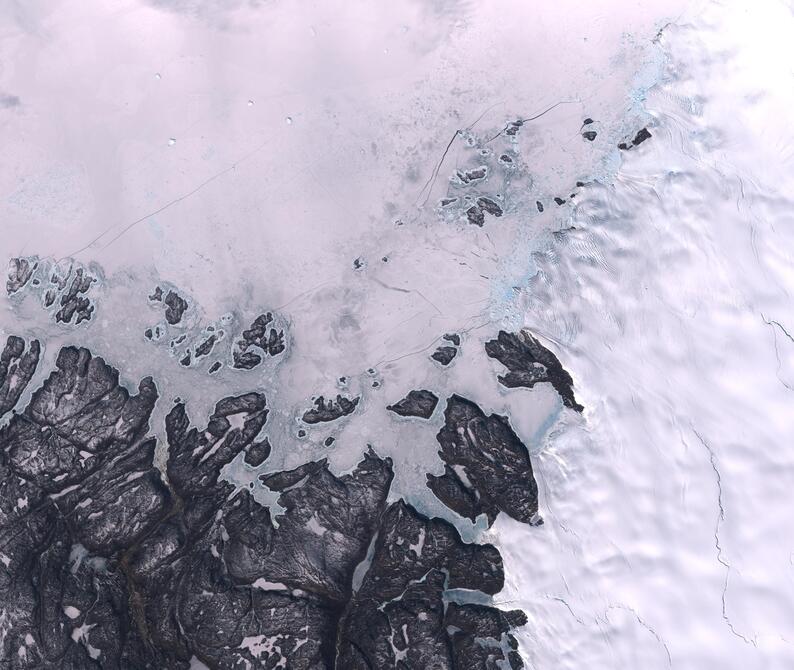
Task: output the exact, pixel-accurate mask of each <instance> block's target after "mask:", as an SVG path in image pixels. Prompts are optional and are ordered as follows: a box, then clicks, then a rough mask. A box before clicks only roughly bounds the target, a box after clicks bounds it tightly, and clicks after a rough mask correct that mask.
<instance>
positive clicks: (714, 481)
mask: <svg viewBox="0 0 794 670" xmlns="http://www.w3.org/2000/svg"><path fill="white" fill-rule="evenodd" d="M792 28H794V14H792V8H791V7H789V6H788V5H787V4H786V3H783V2H774V1H772V0H769V1H765V2H762V3H755V4H751V3H748V2H737V3H725V4H719V3H687V2H684V1H680V2H673V3H656V2H653V3H646V4H645V6H643V7H639V6H637V7H635V6H628V3H620V2H615V1H607V0H604V1H602V2H593V3H586V5H581V4H580V3H573V2H556V3H537V5H536V6H532V7H529V6H527V5H525V4H524V3H518V2H515V3H480V4H479V5H478V4H474V3H469V2H433V3H423V2H400V3H391V4H390V5H389V6H388V8H386V7H375V6H370V5H369V4H367V3H358V2H354V3H349V2H344V3H343V2H332V3H325V4H322V5H318V6H315V7H313V8H312V9H311V11H309V10H308V9H303V10H301V11H297V10H296V9H295V8H294V7H291V6H289V5H287V4H280V3H265V2H262V3H258V2H257V3H243V2H238V3H212V2H199V1H195V2H191V1H185V2H159V1H158V2H146V3H141V2H124V3H120V4H116V5H113V6H112V7H111V6H109V5H105V4H103V3H97V2H87V3H81V4H80V6H79V7H78V6H75V5H74V4H72V3H58V2H56V3H44V2H41V3H39V2H32V3H24V4H22V3H14V4H12V5H10V6H9V7H8V8H7V9H6V10H5V11H3V12H2V15H1V16H0V30H1V31H2V32H1V33H0V34H2V35H3V39H2V40H0V136H2V138H3V146H4V156H5V158H4V164H3V167H2V168H1V169H0V193H1V194H2V196H1V197H0V226H1V227H0V251H2V253H3V255H4V256H5V257H7V258H10V257H19V256H32V255H36V256H38V257H39V258H40V259H42V262H52V263H54V262H55V261H57V260H61V262H62V263H67V264H68V263H71V262H72V261H73V262H75V263H79V264H81V267H84V268H85V269H86V272H91V273H92V276H94V277H95V278H96V282H95V283H94V284H93V285H92V287H91V289H90V293H89V294H87V295H90V296H91V298H92V301H93V303H92V304H94V306H95V313H94V314H93V316H92V318H91V319H90V320H89V321H87V322H84V323H80V324H78V325H63V324H58V323H55V322H54V321H53V320H52V315H51V314H50V313H48V312H47V311H46V310H44V309H42V301H43V300H44V299H45V295H44V287H42V288H41V290H39V289H36V288H34V287H32V286H31V287H28V288H26V289H25V290H24V291H22V292H20V294H19V295H14V296H11V298H10V299H9V300H8V302H7V303H6V307H7V309H4V310H3V312H2V313H0V328H2V331H3V332H4V333H5V334H10V333H14V334H20V335H24V336H26V337H39V338H41V339H42V341H43V342H44V344H45V349H44V355H43V362H42V364H41V365H40V367H39V371H38V373H37V375H38V376H37V377H35V378H34V380H33V381H32V383H31V386H30V389H29V391H28V393H27V395H26V396H23V398H22V400H21V401H20V405H22V406H24V404H25V403H26V402H27V399H28V398H29V395H30V392H32V390H34V389H35V388H37V387H38V386H40V385H41V383H42V381H43V379H44V377H45V376H46V374H47V373H48V371H49V370H50V369H51V368H52V367H53V365H54V361H55V357H56V355H57V352H58V350H59V348H60V346H62V345H64V344H79V345H81V346H87V347H89V348H90V349H91V350H92V351H93V352H94V353H95V354H97V355H102V356H104V357H105V358H106V359H107V360H108V361H109V362H111V363H112V364H113V365H115V366H117V367H119V368H120V370H121V374H122V379H123V381H124V383H125V384H126V385H128V386H129V388H131V389H132V388H134V387H135V386H136V385H137V381H138V380H139V379H140V378H141V377H143V376H146V375H153V376H154V377H155V379H156V380H157V383H158V388H159V390H160V393H161V398H160V400H159V402H158V404H157V405H156V407H155V412H154V415H153V419H152V431H153V433H154V434H156V435H157V436H158V437H159V438H160V443H161V445H162V444H163V443H164V440H163V439H162V438H163V437H164V435H163V433H164V429H163V427H162V426H163V420H164V417H165V415H166V413H167V412H168V411H169V410H170V408H171V407H172V401H173V400H174V399H175V398H180V399H182V400H184V401H185V402H186V404H187V409H188V413H189V415H190V417H191V418H192V419H193V421H194V422H195V423H197V424H202V425H203V423H202V422H204V421H205V419H206V417H207V416H208V415H209V413H210V412H211V411H212V407H213V405H214V403H215V402H216V401H217V400H218V399H219V398H221V397H223V396H225V395H230V394H237V393H242V392H245V391H251V390H258V391H262V392H264V393H265V394H266V395H267V398H268V404H269V406H270V408H271V414H270V416H269V420H268V423H267V425H266V428H265V430H264V433H266V434H267V437H268V439H269V441H270V443H271V444H272V446H273V450H272V454H271V456H270V458H269V459H268V460H267V461H266V463H265V464H264V465H263V466H262V467H260V468H251V467H250V466H248V465H246V464H245V463H243V462H242V456H240V457H239V458H238V459H237V460H235V461H233V462H232V463H231V464H230V465H228V466H227V467H226V469H225V470H224V474H225V476H226V477H228V478H229V479H230V480H231V481H233V482H235V483H236V484H237V485H239V486H240V487H243V488H247V487H249V485H251V484H253V485H254V489H255V490H254V495H255V497H256V498H257V500H259V501H260V502H261V503H263V504H267V505H270V506H272V507H273V509H274V511H275V510H277V509H278V508H277V506H276V505H275V497H276V496H275V495H274V494H273V492H272V491H269V490H268V489H267V487H266V486H264V485H262V484H260V480H259V479H258V475H260V474H261V473H262V472H273V471H277V470H283V469H285V468H294V467H296V466H298V465H300V464H302V463H304V462H306V461H307V460H309V459H315V458H321V457H326V458H328V459H329V462H330V466H331V469H332V471H333V472H335V473H344V472H349V471H351V470H352V468H353V467H355V465H356V463H357V462H358V461H359V460H360V458H361V455H362V453H363V451H364V449H365V448H366V444H368V443H371V444H373V445H374V446H375V447H376V449H377V451H378V453H379V454H380V455H382V456H390V457H391V458H392V459H393V461H394V469H395V481H394V484H393V486H392V488H391V491H390V497H391V499H397V498H400V497H404V498H405V499H406V500H408V501H409V502H411V503H412V504H413V505H415V506H416V508H417V509H418V510H420V511H421V512H423V513H426V514H429V515H437V516H441V517H444V518H446V519H449V520H450V521H452V522H453V523H455V525H456V526H457V527H458V529H459V530H460V532H461V534H462V535H463V537H464V538H465V539H467V540H474V539H476V540H478V541H489V542H493V543H494V544H495V545H496V546H497V547H498V548H499V550H500V551H501V553H502V555H503V558H504V562H505V570H506V573H507V585H506V588H505V590H503V591H502V592H501V593H499V594H498V595H497V596H496V597H495V599H494V600H495V602H496V603H497V604H504V605H505V607H511V608H512V607H517V608H520V609H523V610H524V611H525V612H526V613H527V615H528V616H529V623H528V624H527V625H526V626H525V627H524V628H522V629H519V633H517V635H518V637H519V640H520V652H521V655H522V656H523V658H524V659H525V662H526V665H527V667H530V668H537V669H546V668H549V669H550V668H581V667H590V668H609V669H618V668H627V669H628V668H668V667H672V668H682V669H686V668H699V669H700V668H710V667H720V668H759V669H760V668H770V669H776V668H788V667H794V648H792V646H791V645H792V644H794V581H793V580H792V570H794V567H792V566H794V558H792V557H794V527H793V526H794V521H792V520H791V515H790V513H789V511H790V507H791V505H790V500H791V494H790V490H791V489H792V485H794V481H792V480H793V479H794V455H792V451H791V445H792V438H793V437H794V412H791V411H790V409H789V407H790V405H791V402H792V393H794V313H793V310H792V302H791V297H790V293H791V291H792V290H794V273H793V272H792V270H791V267H792V265H791V261H792V254H793V253H794V252H792V249H794V246H793V245H794V233H793V232H791V230H792V229H791V228H789V219H790V218H791V214H790V212H791V211H792V208H791V207H790V204H791V203H790V202H789V199H790V196H789V193H791V192H792V188H791V187H792V186H793V184H791V183H790V182H791V181H792V170H791V157H792V155H794V154H792V151H794V135H792V132H793V131H792V130H791V129H790V128H789V123H788V116H789V114H788V112H789V110H790V109H791V104H792V100H791V97H792V94H791V92H790V88H791V87H790V86H789V85H788V82H790V79H791V66H792V62H794V54H793V53H792V50H791V48H790V46H789V44H788V42H789V40H788V36H789V35H790V34H791V31H792ZM517 119H522V120H525V121H524V123H523V125H522V126H521V129H520V132H517V133H515V134H510V133H507V132H506V131H507V130H508V129H509V128H510V124H511V123H514V122H515V121H516V120H517ZM585 120H592V123H585ZM644 127H647V128H648V130H649V132H650V133H651V138H650V139H648V140H646V141H645V142H643V143H642V144H639V145H637V146H635V147H632V148H630V149H628V150H619V149H618V146H617V145H618V144H619V143H621V142H627V141H628V142H630V141H631V139H632V138H633V137H635V135H636V133H637V132H638V131H639V130H640V129H641V128H644ZM585 132H592V133H594V135H592V136H586V135H584V134H583V133H585ZM505 157H507V158H505ZM481 166H485V167H486V170H485V172H484V173H483V176H482V177H480V176H479V173H478V172H477V171H478V170H480V169H481ZM467 174H468V175H469V176H466V175H467ZM461 175H463V177H461ZM469 179H473V184H474V185H473V186H471V187H469V184H468V183H467V180H469ZM472 189H473V190H472ZM472 193H473V194H474V195H473V196H472V195H471V194H472ZM467 196H468V197H470V198H472V199H470V200H466V197H467ZM482 197H485V198H488V199H489V201H490V202H491V203H496V205H497V206H498V208H499V212H500V214H499V215H498V216H497V215H495V214H494V212H495V211H497V210H495V209H490V210H489V207H490V205H488V206H486V205H482V206H480V209H479V211H480V212H481V213H482V212H484V213H483V214H482V226H480V225H476V224H475V225H472V223H471V222H470V221H471V218H470V217H469V216H468V215H467V210H468V209H469V208H470V207H471V206H473V205H474V204H475V203H476V202H481V201H478V200H476V198H482ZM555 198H557V199H558V201H559V202H558V201H557V200H555ZM453 199H456V200H454V201H453ZM447 200H450V201H451V202H448V203H447V202H446V201H447ZM46 259H50V260H46ZM156 286H161V287H163V288H164V290H165V291H167V290H169V289H173V290H175V291H178V292H179V294H180V296H183V297H184V298H185V300H186V301H187V305H188V308H187V311H186V312H185V318H184V320H182V321H180V323H177V324H171V323H169V322H168V320H167V319H166V318H165V316H164V313H163V309H162V305H161V304H160V303H159V302H157V301H153V300H151V299H149V297H148V296H149V295H151V294H152V291H153V290H154V289H155V287H156ZM266 311H272V312H273V314H274V315H275V317H276V319H277V321H276V323H277V324H278V327H279V328H282V329H283V330H284V331H285V332H286V349H285V351H284V353H283V354H281V355H278V356H273V357H271V358H267V357H266V358H267V360H265V361H264V362H263V363H262V364H261V365H260V366H257V367H256V368H254V369H253V370H250V371H245V370H239V369H234V368H233V365H232V363H233V361H234V352H235V343H236V342H237V341H238V338H239V336H240V333H241V332H242V330H244V329H245V328H247V327H248V326H249V324H250V323H251V322H252V320H253V319H254V318H255V317H256V316H257V315H259V314H261V313H263V312H266ZM158 327H159V328H161V329H162V332H163V333H164V335H163V336H162V338H159V337H154V336H152V337H148V336H147V335H146V333H147V329H156V328H158ZM520 327H527V328H529V329H530V330H531V331H532V332H534V333H536V334H537V335H539V336H540V337H541V338H542V340H543V341H544V343H545V344H546V345H547V346H549V347H550V348H551V349H552V350H553V351H554V353H555V354H556V355H557V356H558V357H559V359H560V360H561V362H562V363H563V365H564V367H565V368H566V369H567V370H568V371H569V372H570V373H571V375H572V376H573V379H574V383H575V391H576V395H577V399H578V400H579V402H581V403H582V405H584V407H585V411H584V413H583V415H579V414H577V413H575V412H573V411H571V410H569V409H565V408H563V407H562V405H561V403H560V400H559V398H558V396H557V394H556V393H555V392H554V391H553V390H552V389H551V387H550V386H549V385H546V384H543V385H539V386H537V387H535V388H534V389H532V390H531V391H530V390H527V389H512V390H507V389H504V388H503V387H500V386H499V385H498V384H497V382H496V375H497V373H500V374H501V372H502V371H503V370H502V368H501V366H499V365H498V364H496V363H495V362H494V361H492V360H491V359H489V358H487V357H486V356H485V354H484V351H483V343H484V342H485V341H486V340H488V339H490V338H492V337H493V336H494V335H495V333H496V332H497V331H498V330H499V329H500V328H505V329H508V330H515V329H518V328H520ZM219 331H223V336H222V337H220V338H218V342H217V343H216V344H215V345H214V350H213V351H212V353H211V354H210V355H208V356H207V357H206V359H205V358H202V357H199V358H198V359H197V358H196V347H197V346H198V345H199V344H200V343H201V342H203V341H206V338H207V337H208V335H209V334H211V333H218V332H219ZM445 333H458V334H460V336H461V340H462V341H461V344H460V347H459V350H458V353H457V355H456V356H455V359H454V360H453V362H452V363H451V364H450V365H449V366H448V367H444V366H441V365H439V364H438V363H436V362H435V361H432V360H431V359H430V358H429V357H430V354H431V353H432V352H433V351H434V350H435V348H436V347H438V346H440V345H441V346H443V345H444V344H445V341H444V340H443V335H444V334H445ZM172 342H173V343H174V344H173V345H171V344H170V343H172ZM188 349H189V350H190V353H191V358H190V361H189V365H187V364H184V363H182V362H181V361H184V360H185V356H186V353H185V352H186V351H187V350H188ZM215 360H218V361H220V362H222V367H220V368H219V369H218V371H217V372H214V373H213V374H212V375H210V374H208V370H209V369H210V366H211V364H212V362H213V361H215ZM417 388H425V389H430V390H432V391H433V392H435V393H436V394H437V395H439V396H440V397H441V398H442V399H444V398H446V397H447V396H449V395H450V394H451V393H453V392H456V393H460V394H462V395H464V396H466V397H469V398H471V399H473V400H474V401H476V402H477V403H478V404H479V405H480V406H481V407H482V408H483V410H484V411H486V412H487V413H490V412H498V413H500V414H505V415H507V416H509V417H510V421H511V425H512V426H513V427H514V429H515V431H516V433H517V434H518V435H519V437H520V438H521V439H522V440H523V441H524V443H525V444H526V445H527V447H528V448H529V450H530V453H531V454H532V457H533V465H534V470H535V477H536V479H537V481H538V485H539V488H540V514H541V516H542V517H543V518H544V520H545V523H544V524H543V525H542V526H529V525H522V524H519V523H518V522H515V521H512V520H511V519H509V518H507V517H506V516H505V515H504V514H503V515H501V516H500V517H499V519H498V520H497V522H496V524H495V525H494V526H493V527H492V528H491V529H490V530H484V527H485V524H484V523H483V519H482V517H481V518H480V519H479V522H478V523H477V524H473V523H470V522H468V521H467V520H464V519H462V518H461V517H459V516H457V515H455V514H454V513H453V512H452V511H451V510H449V509H448V508H446V507H445V506H444V505H443V504H442V503H441V502H440V501H439V500H438V499H437V498H435V497H434V496H433V495H432V493H431V492H430V491H429V489H427V488H426V486H425V475H426V473H428V472H430V473H434V474H440V473H441V472H442V463H441V461H440V460H439V458H438V456H437V453H436V450H437V444H436V441H435V435H436V433H437V432H438V430H439V428H440V427H441V425H442V424H443V417H442V416H441V413H442V409H443V402H442V404H441V406H440V407H438V408H437V409H436V411H435V413H434V414H433V416H432V417H431V418H430V420H429V421H423V420H416V419H401V418H396V417H394V416H393V415H392V414H390V413H388V412H385V411H384V408H385V406H386V405H387V404H391V403H394V402H396V401H398V400H399V399H400V398H402V397H404V396H405V394H406V393H407V392H408V391H409V390H411V389H417ZM337 393H341V394H344V395H346V396H350V397H354V396H355V397H359V398H360V401H359V404H358V406H357V407H356V409H355V411H354V412H352V414H350V416H347V417H343V418H342V419H339V420H337V421H334V422H331V423H328V424H317V425H307V424H306V423H305V422H303V421H301V419H300V417H301V416H302V415H303V413H304V412H305V411H307V410H308V409H309V408H310V407H311V406H312V403H313V400H314V398H316V397H317V396H319V395H323V396H324V397H326V398H327V397H331V398H333V397H334V396H335V395H336V394H337ZM329 438H333V441H331V440H330V439H329ZM158 458H159V459H160V460H161V462H162V459H163V458H164V453H163V451H162V449H160V451H158ZM260 643H261V640H260ZM197 663H198V661H197Z"/></svg>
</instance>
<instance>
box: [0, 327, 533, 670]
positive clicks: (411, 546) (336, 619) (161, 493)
mask: <svg viewBox="0 0 794 670" xmlns="http://www.w3.org/2000/svg"><path fill="white" fill-rule="evenodd" d="M37 359H38V346H36V347H35V348H34V343H31V344H30V346H29V347H28V350H27V351H25V348H24V342H21V340H19V338H16V339H10V341H9V343H8V344H7V345H6V348H5V349H4V351H3V354H2V356H1V357H0V387H2V389H3V391H2V392H0V394H2V393H3V392H4V393H5V395H0V397H2V398H11V396H12V394H10V393H9V392H8V389H10V388H13V389H14V393H16V389H19V388H24V386H25V385H26V384H27V383H28V381H29V379H30V377H31V375H32V373H33V371H34V369H35V366H36V361H37ZM9 379H16V380H18V381H15V382H8V380H9ZM17 399H18V397H17V398H13V402H16V400H17ZM156 399H157V389H156V388H155V385H154V383H153V381H152V380H151V379H148V378H146V379H144V380H142V381H141V382H140V384H139V386H138V391H137V393H136V394H131V393H130V392H129V391H127V390H126V389H125V388H124V387H123V386H121V385H120V383H119V376H118V372H117V371H116V370H114V369H113V368H112V367H110V366H109V365H107V364H106V363H105V362H104V361H103V360H102V359H101V358H98V357H95V356H93V355H92V354H91V353H90V352H89V351H87V350H86V349H77V348H74V347H66V348H64V349H62V350H61V352H60V354H59V356H58V358H57V363H56V370H55V371H54V372H52V374H50V376H49V377H48V378H47V379H46V381H45V382H44V383H43V385H42V386H41V388H39V389H38V390H36V391H35V392H34V393H33V395H32V397H31V400H30V402H29V404H28V406H27V407H26V408H25V410H24V411H23V412H22V413H20V414H15V415H13V416H12V417H11V420H10V422H9V423H8V425H7V426H5V427H3V428H2V429H0V617H1V618H2V621H3V629H2V630H3V635H2V636H0V667H4V668H5V667H8V668H14V669H16V668H19V669H30V670H33V669H36V670H38V669H46V670H56V669H61V668H65V669H67V670H83V669H88V668H95V669H104V668H108V669H112V670H126V669H128V668H136V670H137V669H141V670H160V669H162V668H169V669H174V670H188V669H189V668H190V667H191V663H192V659H198V660H199V661H201V662H203V663H204V664H206V665H207V666H208V667H211V668H224V669H226V668H228V669H232V668H245V667H251V668H253V667H265V668H280V667H284V668H294V669H295V670H299V669H301V670H340V669H341V668H345V669H346V670H347V669H350V670H356V669H357V668H384V669H385V668H401V667H405V668H409V667H411V668H414V667H415V668H434V667H437V668H449V669H450V670H461V669H462V670H469V669H471V670H474V669H475V668H476V669H478V670H480V669H481V670H487V669H488V668H495V667H499V666H498V664H499V663H500V662H501V663H502V665H504V662H506V663H507V664H508V665H506V666H505V667H510V668H513V669H517V668H520V667H522V666H521V661H520V659H519V658H518V655H517V654H516V653H515V651H514V650H515V639H514V638H513V637H512V635H511V634H510V631H511V630H512V629H513V628H514V627H515V626H519V625H523V623H524V621H525V619H524V618H523V616H522V615H521V614H520V613H517V612H502V611H500V610H497V609H495V608H492V607H488V606H485V605H476V606H474V605H455V604H454V603H447V602H446V600H445V598H446V592H447V590H449V589H472V590H478V591H481V592H482V593H483V594H484V595H493V594H495V593H497V592H498V591H499V590H500V589H501V588H502V585H503V581H504V576H503V572H502V563H501V558H500V556H499V554H498V552H497V551H496V549H495V548H494V547H492V546H490V545H483V546H480V545H476V544H466V543H464V542H462V541H461V538H460V536H459V535H458V533H457V531H456V530H455V529H454V527H453V526H451V525H450V524H448V523H447V522H445V521H441V520H438V519H428V518H427V517H424V516H422V515H421V514H419V513H418V512H416V510H414V509H413V508H411V507H410V506H409V505H407V504H406V503H404V502H403V501H399V502H397V503H394V504H392V505H391V506H389V507H387V503H386V499H387V495H388V492H389V488H390V485H391V481H392V477H393V472H392V464H391V461H390V460H389V459H384V458H381V457H379V456H378V455H377V454H376V453H375V452H374V450H373V449H372V448H370V449H369V450H368V452H367V453H366V454H365V455H364V457H363V459H362V460H361V461H360V462H359V463H358V465H357V467H356V468H355V469H354V470H353V471H352V472H350V473H348V474H345V475H340V476H337V475H335V474H333V473H332V472H331V471H330V470H329V468H328V464H327V462H325V461H324V460H321V461H312V462H308V463H305V464H303V465H301V466H299V467H298V468H295V469H293V470H286V471H277V472H270V473H267V474H264V475H262V476H261V480H262V483H263V484H264V485H265V486H267V487H268V488H270V489H271V490H274V491H277V492H279V493H280V496H279V499H278V503H279V505H280V508H281V512H280V513H279V515H278V516H277V517H275V518H273V517H272V516H271V510H270V509H269V508H266V507H263V506H261V505H260V504H258V503H257V502H255V501H254V499H253V497H252V496H251V495H249V494H248V492H247V491H239V490H236V489H235V487H234V486H233V485H232V484H231V483H229V482H228V481H226V480H225V479H224V478H223V477H222V476H221V473H222V471H223V469H224V468H225V467H227V466H229V464H230V463H231V462H232V461H233V460H235V459H236V458H238V456H240V457H242V458H243V459H244V460H245V462H246V463H247V464H248V465H249V466H252V467H259V466H261V465H262V464H264V463H265V462H266V460H267V458H268V457H269V455H270V452H271V446H270V443H269V442H268V440H267V439H266V438H265V439H262V440H257V436H258V435H259V434H260V433H261V431H262V429H263V427H264V426H265V424H266V422H267V418H268V411H269V410H268V407H267V402H266V399H265V397H264V396H263V395H262V394H261V393H246V394H242V395H238V396H231V397H227V398H223V399H221V400H220V401H219V402H218V403H217V404H216V405H215V409H214V411H213V413H212V414H211V415H210V417H209V419H208V421H207V423H206V426H204V427H203V428H197V427H194V426H192V425H191V421H190V419H189V417H188V414H187V408H186V407H185V405H184V403H182V402H181V401H178V402H177V403H176V404H175V405H174V406H173V408H172V409H171V410H170V412H169V413H168V416H167V418H166V437H167V443H168V444H167V461H166V464H165V470H166V473H167V480H166V479H164V478H163V476H162V475H161V473H160V471H159V470H158V469H157V468H155V467H154V465H153V463H154V458H155V446H156V441H155V439H154V438H150V437H147V433H148V431H149V419H150V416H151V413H152V410H153V408H154V404H155V401H156ZM9 402H11V401H10V400H9ZM12 404H13V403H12Z"/></svg>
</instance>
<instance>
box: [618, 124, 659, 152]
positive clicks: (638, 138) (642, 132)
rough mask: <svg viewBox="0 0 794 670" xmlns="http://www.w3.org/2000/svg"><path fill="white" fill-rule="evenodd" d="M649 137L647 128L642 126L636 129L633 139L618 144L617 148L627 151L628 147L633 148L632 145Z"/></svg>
mask: <svg viewBox="0 0 794 670" xmlns="http://www.w3.org/2000/svg"><path fill="white" fill-rule="evenodd" d="M651 137H652V135H651V133H650V131H649V130H648V129H647V128H642V129H641V130H639V131H637V134H636V135H635V136H634V139H633V140H631V141H630V142H621V143H620V144H618V149H620V150H621V151H628V150H629V149H633V148H634V147H636V146H638V145H640V144H642V143H643V142H644V141H645V140H648V139H650V138H651Z"/></svg>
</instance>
